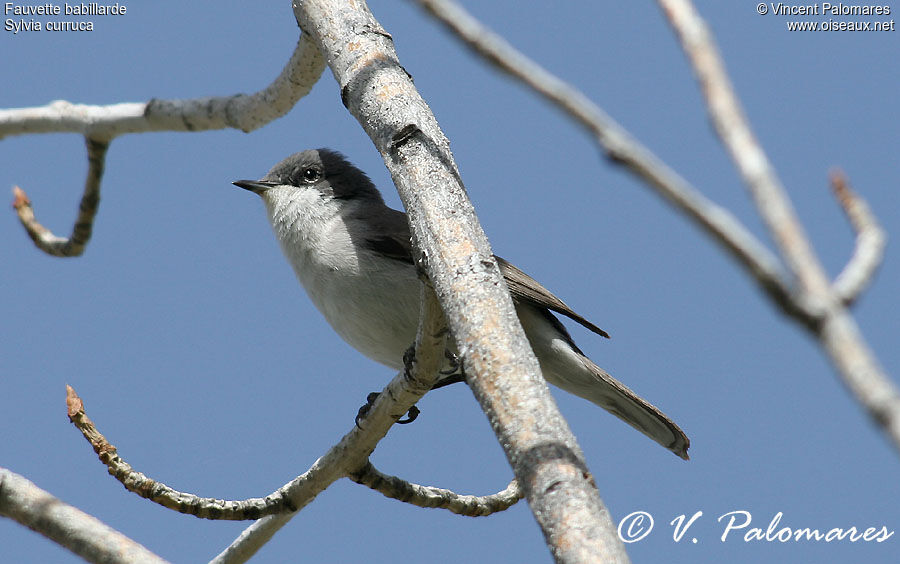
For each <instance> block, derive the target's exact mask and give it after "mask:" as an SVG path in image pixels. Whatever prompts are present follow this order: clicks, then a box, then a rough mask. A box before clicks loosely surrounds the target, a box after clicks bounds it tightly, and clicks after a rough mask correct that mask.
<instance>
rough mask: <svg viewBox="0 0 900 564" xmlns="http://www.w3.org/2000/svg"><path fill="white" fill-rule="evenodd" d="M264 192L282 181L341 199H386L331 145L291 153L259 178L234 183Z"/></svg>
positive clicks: (381, 200) (380, 200)
mask: <svg viewBox="0 0 900 564" xmlns="http://www.w3.org/2000/svg"><path fill="white" fill-rule="evenodd" d="M234 184H235V185H237V186H240V187H241V188H246V189H247V190H251V191H253V192H256V193H257V194H262V193H263V192H265V191H266V190H267V189H268V188H271V187H274V186H281V185H289V186H297V187H309V188H314V189H317V190H319V191H320V192H322V194H323V196H330V197H333V198H337V199H342V200H349V199H367V200H375V201H378V202H382V203H383V202H384V200H383V199H382V197H381V194H380V193H379V192H378V189H377V188H375V185H374V184H372V181H371V180H370V179H369V177H368V176H366V173H364V172H363V171H361V170H359V169H358V168H356V167H355V166H353V165H352V164H351V163H350V161H348V160H347V159H346V158H345V157H344V155H342V154H340V153H338V152H337V151H332V150H331V149H324V148H323V149H308V150H306V151H301V152H299V153H294V154H293V155H291V156H289V157H287V158H286V159H284V160H283V161H281V162H280V163H278V164H276V165H275V166H273V167H272V169H271V170H270V171H269V172H268V173H267V174H266V175H265V176H263V177H262V178H260V179H259V181H250V180H239V181H237V182H235V183H234Z"/></svg>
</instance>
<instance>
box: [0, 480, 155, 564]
mask: <svg viewBox="0 0 900 564" xmlns="http://www.w3.org/2000/svg"><path fill="white" fill-rule="evenodd" d="M0 515H3V516H4V517H9V518H10V519H12V520H14V521H16V522H18V523H20V524H22V525H24V526H26V527H28V528H29V529H31V530H32V531H35V532H37V533H39V534H41V535H43V536H45V537H47V538H48V539H51V540H53V541H54V542H56V543H57V544H59V545H60V546H62V547H64V548H66V549H68V550H70V551H72V552H73V553H75V554H77V555H78V556H81V557H82V558H84V559H85V560H87V561H88V562H98V563H99V562H102V563H104V564H132V563H134V562H142V563H147V564H152V563H159V564H164V563H165V562H166V561H165V560H163V559H162V558H160V557H159V556H157V555H155V554H153V553H152V552H150V551H149V550H147V549H146V548H144V547H143V546H142V545H140V544H138V543H136V542H135V541H133V540H131V539H130V538H128V537H126V536H125V535H123V534H122V533H120V532H118V531H116V530H114V529H112V528H110V527H109V526H108V525H105V524H103V523H101V522H100V521H99V520H97V519H96V518H95V517H92V516H90V515H88V514H86V513H84V512H83V511H81V510H79V509H76V508H74V507H72V506H71V505H68V504H66V503H63V502H62V501H60V500H59V499H57V498H55V497H53V496H52V495H50V494H49V493H47V492H46V491H44V490H42V489H41V488H39V487H37V486H36V485H34V484H33V483H32V482H30V481H28V480H26V479H25V478H23V477H22V476H19V475H18V474H15V473H13V472H10V471H9V470H7V469H5V468H0Z"/></svg>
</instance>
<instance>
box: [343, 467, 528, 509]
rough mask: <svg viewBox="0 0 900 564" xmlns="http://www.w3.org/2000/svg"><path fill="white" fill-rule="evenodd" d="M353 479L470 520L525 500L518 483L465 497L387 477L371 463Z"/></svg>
mask: <svg viewBox="0 0 900 564" xmlns="http://www.w3.org/2000/svg"><path fill="white" fill-rule="evenodd" d="M349 478H350V479H351V480H353V481H354V482H356V483H357V484H362V485H364V486H368V487H370V488H372V489H373V490H375V491H378V492H381V493H382V494H384V495H385V497H389V498H392V499H396V500H399V501H402V502H404V503H410V504H412V505H417V506H419V507H429V508H438V509H446V510H448V511H451V512H453V513H456V514H457V515H465V516H467V517H484V516H487V515H491V514H493V513H497V512H499V511H506V510H507V509H509V508H510V507H512V506H513V505H515V504H516V503H517V502H518V501H519V500H520V499H522V490H521V488H519V483H518V482H517V481H516V480H513V481H511V482H510V483H509V485H508V486H507V487H506V488H505V489H503V490H502V491H500V492H497V493H495V494H492V495H484V496H477V495H461V494H458V493H456V492H453V491H451V490H445V489H443V488H436V487H434V486H422V485H419V484H413V483H411V482H407V481H406V480H403V479H401V478H398V477H396V476H391V475H388V474H384V473H382V472H380V471H379V470H378V469H377V468H375V467H374V466H372V463H371V462H369V463H367V464H366V465H365V466H363V467H362V468H361V469H360V470H359V471H358V472H355V473H353V474H351V475H350V476H349Z"/></svg>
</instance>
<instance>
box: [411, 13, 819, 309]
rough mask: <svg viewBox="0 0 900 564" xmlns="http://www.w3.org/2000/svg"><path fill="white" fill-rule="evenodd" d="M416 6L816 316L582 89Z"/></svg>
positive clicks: (746, 242)
mask: <svg viewBox="0 0 900 564" xmlns="http://www.w3.org/2000/svg"><path fill="white" fill-rule="evenodd" d="M416 2H418V4H419V5H421V6H422V7H423V8H425V9H426V10H427V11H428V13H430V14H431V15H433V16H434V17H435V18H436V19H437V20H438V21H440V22H441V23H442V24H444V25H445V26H446V27H447V28H448V29H449V30H450V31H452V32H453V33H454V35H456V37H458V38H459V39H460V40H461V41H463V42H464V43H465V44H466V45H467V46H468V47H470V48H471V49H472V50H474V51H475V52H476V53H477V54H479V55H480V56H481V57H483V58H484V59H485V60H486V61H487V62H489V63H491V64H493V65H495V66H496V67H497V68H499V69H500V70H502V71H504V72H506V73H508V74H509V75H511V76H512V77H514V78H516V79H518V80H519V81H521V82H522V83H523V84H525V85H526V86H528V87H530V88H531V89H533V90H534V91H535V92H536V93H537V94H539V95H541V96H543V97H544V98H545V99H547V100H548V101H549V102H551V103H553V104H554V105H555V106H556V107H558V108H559V109H560V110H562V111H563V112H565V113H566V114H567V115H569V116H570V117H571V118H572V119H574V120H575V121H576V122H577V123H578V124H580V125H581V126H583V127H584V128H585V129H587V130H588V132H589V133H590V134H591V136H592V137H593V138H594V139H595V141H596V142H597V143H598V144H599V145H600V148H601V149H602V150H603V151H605V152H606V154H607V156H608V157H609V158H610V159H611V160H612V162H614V163H616V164H619V165H622V166H624V167H625V168H626V169H627V170H629V171H630V172H632V173H633V174H635V175H636V176H638V177H639V178H640V179H642V180H644V181H645V182H646V183H647V184H648V185H649V186H650V187H651V188H653V189H654V190H655V191H656V193H657V194H659V195H660V196H662V197H663V198H665V199H666V200H667V201H668V202H669V203H671V204H672V205H674V206H675V207H676V208H677V209H678V210H679V211H681V212H683V213H684V214H686V215H687V216H688V217H690V218H691V219H692V220H694V221H695V222H696V223H697V224H698V225H699V226H700V227H701V228H702V229H704V230H705V231H706V232H707V233H708V234H709V235H710V236H711V237H712V238H713V240H714V241H715V242H717V243H718V244H720V245H721V246H722V247H723V248H724V249H725V250H726V251H728V252H729V253H730V254H731V255H732V256H733V257H734V258H735V259H737V261H738V263H739V264H740V265H741V266H743V267H744V268H746V269H747V271H748V272H749V273H750V274H751V275H752V276H753V277H754V279H756V281H757V282H758V283H759V284H760V286H761V287H762V289H763V290H764V291H765V292H766V293H767V294H768V295H769V296H770V297H771V298H772V300H773V301H774V302H775V303H776V304H777V305H778V306H780V307H781V308H782V309H783V310H785V311H786V312H788V313H789V314H791V315H794V316H799V317H801V318H802V317H810V316H812V315H813V311H812V310H810V309H808V308H807V307H806V304H805V303H804V302H802V301H798V300H796V299H795V298H794V296H793V293H792V290H791V288H790V285H789V284H788V283H786V282H785V276H784V273H783V270H782V268H781V265H780V263H779V261H778V259H777V258H776V257H775V256H774V255H773V254H772V253H771V252H770V251H769V250H768V249H767V248H766V247H765V246H764V245H763V244H762V243H760V242H759V241H758V240H757V239H756V237H754V236H753V235H752V234H751V233H750V231H749V230H747V229H746V228H745V227H744V226H743V225H742V224H741V223H740V222H739V221H738V220H737V219H735V218H734V216H733V215H732V214H731V212H729V211H728V210H726V209H724V208H722V207H720V206H718V205H716V204H715V203H714V202H712V201H711V200H709V199H708V198H706V197H705V196H704V195H703V194H701V193H700V191H699V190H697V189H696V188H694V187H693V186H692V185H691V184H690V183H689V182H687V181H686V180H685V179H684V178H682V177H681V176H680V175H679V174H678V173H676V172H675V171H674V170H672V169H671V168H669V167H668V166H667V165H666V164H665V163H664V162H662V161H661V160H660V159H659V158H658V157H657V156H656V155H654V154H653V153H652V152H651V151H650V150H649V149H648V148H646V147H644V146H643V145H642V144H641V143H640V142H639V141H637V140H636V139H635V138H634V137H632V136H631V135H630V134H629V133H628V132H627V131H626V130H625V129H623V128H622V126H621V125H619V124H618V123H616V121H615V120H613V119H612V118H611V117H610V116H608V115H607V114H606V112H604V111H603V110H602V109H601V108H600V107H598V106H597V105H596V104H594V103H593V102H591V101H590V100H589V99H588V98H587V97H586V96H585V95H584V94H582V93H581V92H580V91H579V90H578V89H576V88H575V87H573V86H572V85H570V84H567V83H566V82H564V81H562V80H561V79H559V78H558V77H556V76H555V75H553V74H552V73H550V72H549V71H547V70H546V69H544V68H543V67H541V66H540V65H538V64H537V63H536V62H534V61H532V60H531V59H529V58H528V57H526V56H525V55H524V54H522V53H521V52H519V51H518V50H516V49H515V47H513V46H512V45H510V44H509V43H507V42H506V40H504V39H503V38H502V37H500V36H499V35H497V34H495V33H493V32H492V31H491V30H489V29H488V28H487V27H485V26H484V25H483V24H481V23H480V22H479V21H478V20H476V19H475V18H474V17H472V16H471V15H470V14H469V13H468V12H466V11H465V10H464V9H463V8H462V7H460V6H459V5H457V4H456V3H454V2H452V1H451V0H416Z"/></svg>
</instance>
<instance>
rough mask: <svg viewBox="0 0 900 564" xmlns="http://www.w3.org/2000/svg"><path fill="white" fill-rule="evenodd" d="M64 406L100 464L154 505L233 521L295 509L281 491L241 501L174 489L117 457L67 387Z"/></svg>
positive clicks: (127, 487) (209, 517) (115, 451)
mask: <svg viewBox="0 0 900 564" xmlns="http://www.w3.org/2000/svg"><path fill="white" fill-rule="evenodd" d="M66 407H67V410H68V413H69V420H70V421H71V422H72V424H74V425H75V427H77V428H78V430H79V431H81V434H82V435H84V438H85V439H87V440H88V442H89V443H91V446H92V447H94V452H96V453H97V455H98V457H99V458H100V462H102V463H104V464H106V467H107V469H108V470H109V473H110V475H112V476H114V477H115V478H116V479H117V480H119V481H120V482H121V483H122V485H123V486H125V489H127V490H128V491H130V492H133V493H136V494H138V495H139V496H141V497H143V498H146V499H149V500H150V501H152V502H154V503H158V504H159V505H162V506H163V507H166V508H168V509H174V510H175V511H178V512H180V513H186V514H188V515H194V516H195V517H200V518H203V519H217V520H232V521H240V520H249V519H259V518H260V517H263V516H265V515H271V514H275V513H283V512H285V511H293V510H295V508H294V507H293V506H292V505H291V504H290V501H289V500H288V499H287V498H286V497H285V495H284V492H283V491H282V490H278V491H276V492H275V493H273V494H272V495H269V496H266V497H265V498H252V499H246V500H241V501H229V500H222V499H213V498H201V497H199V496H196V495H194V494H189V493H184V492H180V491H177V490H174V489H172V488H170V487H169V486H167V485H165V484H163V483H161V482H157V481H155V480H152V479H150V478H148V477H147V476H145V475H144V474H142V473H140V472H137V471H136V470H134V469H133V468H132V467H131V465H130V464H128V463H127V462H125V461H124V460H123V459H122V458H121V457H120V456H119V453H118V451H117V450H116V447H114V446H113V445H111V444H109V442H108V441H107V440H106V437H104V436H103V434H101V433H100V431H98V430H97V428H96V427H95V426H94V423H93V421H91V420H90V418H88V416H87V414H86V413H85V411H84V403H83V402H82V401H81V398H80V397H78V395H77V394H76V393H75V390H74V389H72V387H71V386H66Z"/></svg>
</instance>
